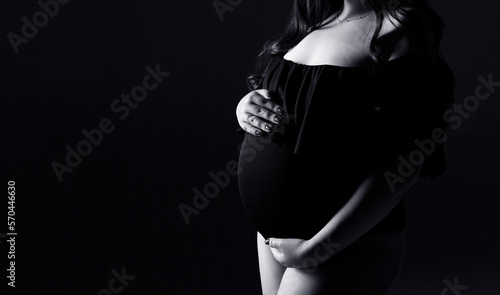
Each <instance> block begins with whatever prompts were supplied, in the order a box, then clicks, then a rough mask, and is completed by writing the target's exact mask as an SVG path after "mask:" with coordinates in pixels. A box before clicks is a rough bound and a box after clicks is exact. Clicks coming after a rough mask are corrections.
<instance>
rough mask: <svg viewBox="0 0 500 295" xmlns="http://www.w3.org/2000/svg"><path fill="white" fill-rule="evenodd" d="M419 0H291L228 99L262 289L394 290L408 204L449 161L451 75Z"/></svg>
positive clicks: (435, 28) (438, 31)
mask: <svg viewBox="0 0 500 295" xmlns="http://www.w3.org/2000/svg"><path fill="white" fill-rule="evenodd" d="M443 27H444V26H443V23H442V22H441V21H440V18H439V17H438V16H437V15H436V14H435V13H434V12H433V11H432V10H431V9H430V8H429V6H428V5H427V3H426V1H418V0H415V1H410V0H399V1H398V0H392V1H386V0H331V1H326V0H325V1H321V0H316V1H313V0H295V1H294V3H293V12H292V14H291V18H290V21H289V24H288V26H287V28H286V30H285V31H284V32H283V34H281V35H279V36H278V37H276V38H274V39H272V40H270V41H269V42H267V43H266V44H265V46H264V47H263V50H262V52H261V53H260V54H259V56H258V59H257V66H256V72H255V73H254V74H252V75H251V76H250V77H249V85H250V87H251V92H250V93H248V94H247V95H246V96H245V97H243V98H242V99H241V100H240V102H239V104H238V106H237V110H236V113H237V118H238V122H239V124H240V125H241V127H242V128H243V130H245V137H244V141H243V144H242V147H241V153H240V160H239V165H240V173H239V188H240V195H241V200H242V204H243V207H244V209H245V211H246V213H247V215H248V218H249V220H250V222H251V223H252V224H253V225H254V226H255V228H256V230H257V249H258V256H259V269H260V277H261V284H262V290H263V294H264V295H268V294H280V295H282V294H286V295H294V294H299V295H309V294H339V295H346V294H370V295H381V294H389V293H390V291H391V289H392V287H393V285H394V282H395V280H396V278H397V276H398V274H399V271H400V267H401V265H402V261H403V257H404V243H405V239H404V236H405V215H404V204H403V198H404V196H405V194H406V193H407V191H408V190H409V189H410V188H411V187H412V185H414V184H415V182H416V181H417V179H418V178H419V177H435V176H437V175H439V174H441V173H442V172H443V171H444V169H445V162H444V153H443V146H442V143H443V142H444V140H445V135H444V132H443V130H444V128H445V126H446V122H445V120H444V119H443V113H444V112H445V110H446V109H447V108H448V107H449V106H450V105H451V103H452V100H453V75H452V73H451V71H450V69H449V67H448V66H447V64H446V63H445V62H444V60H443V58H442V57H441V55H440V53H439V42H440V39H441V36H442V32H443Z"/></svg>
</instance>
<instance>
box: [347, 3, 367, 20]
mask: <svg viewBox="0 0 500 295" xmlns="http://www.w3.org/2000/svg"><path fill="white" fill-rule="evenodd" d="M362 2H363V1H361V0H344V7H343V8H342V12H341V13H340V18H341V19H345V18H350V17H357V16H361V15H363V14H367V13H370V10H369V9H367V8H366V7H365V6H363V3H362Z"/></svg>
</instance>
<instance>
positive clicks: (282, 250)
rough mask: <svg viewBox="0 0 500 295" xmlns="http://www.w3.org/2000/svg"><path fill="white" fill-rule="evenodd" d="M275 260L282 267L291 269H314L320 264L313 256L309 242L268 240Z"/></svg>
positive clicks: (300, 240)
mask: <svg viewBox="0 0 500 295" xmlns="http://www.w3.org/2000/svg"><path fill="white" fill-rule="evenodd" d="M266 244H268V245H269V247H270V249H271V252H272V253H273V256H274V258H275V259H276V260H277V261H278V262H279V263H281V265H283V266H285V267H290V268H306V267H314V266H316V265H318V264H319V261H315V260H316V259H314V257H313V255H312V252H313V251H312V246H311V245H310V242H309V240H302V239H276V238H270V239H267V240H266Z"/></svg>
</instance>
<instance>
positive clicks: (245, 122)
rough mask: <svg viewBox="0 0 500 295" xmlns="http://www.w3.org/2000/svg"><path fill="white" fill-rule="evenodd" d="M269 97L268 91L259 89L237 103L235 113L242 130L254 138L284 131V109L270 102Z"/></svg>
mask: <svg viewBox="0 0 500 295" xmlns="http://www.w3.org/2000/svg"><path fill="white" fill-rule="evenodd" d="M271 95H272V93H271V92H270V91H268V90H266V89H259V90H255V91H252V92H250V93H248V94H247V95H246V96H245V97H244V98H243V99H242V100H241V101H240V102H239V104H238V107H237V110H236V113H237V117H238V122H239V124H240V126H241V128H243V130H245V131H246V132H248V133H251V134H253V135H256V136H261V135H264V133H272V132H278V133H282V132H283V131H284V129H283V124H285V123H286V116H285V112H284V109H283V107H281V106H280V105H278V104H276V103H275V102H273V101H271V99H270V98H271Z"/></svg>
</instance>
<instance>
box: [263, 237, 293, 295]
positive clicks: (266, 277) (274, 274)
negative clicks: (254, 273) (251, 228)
mask: <svg viewBox="0 0 500 295" xmlns="http://www.w3.org/2000/svg"><path fill="white" fill-rule="evenodd" d="M257 251H258V254H259V271H260V280H261V285H262V294H263V295H276V293H277V292H278V289H279V286H280V282H281V278H282V277H283V273H284V272H285V270H286V267H284V266H283V265H281V264H280V263H279V262H278V261H277V260H276V259H274V256H273V254H272V253H271V250H270V249H269V246H268V245H266V244H265V243H264V237H263V236H262V235H261V234H260V233H257Z"/></svg>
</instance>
